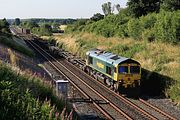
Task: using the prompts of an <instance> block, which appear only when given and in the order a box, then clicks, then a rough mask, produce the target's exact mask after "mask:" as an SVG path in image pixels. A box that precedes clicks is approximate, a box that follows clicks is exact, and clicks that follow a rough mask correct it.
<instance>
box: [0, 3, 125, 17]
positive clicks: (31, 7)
mask: <svg viewBox="0 0 180 120" xmlns="http://www.w3.org/2000/svg"><path fill="white" fill-rule="evenodd" d="M106 2H111V3H112V4H120V6H121V7H123V8H124V7H126V3H127V0H0V19H2V18H7V19H13V18H21V19H25V18H90V17H92V16H93V15H94V14H95V13H101V14H103V12H102V7H101V5H102V4H103V3H106Z"/></svg>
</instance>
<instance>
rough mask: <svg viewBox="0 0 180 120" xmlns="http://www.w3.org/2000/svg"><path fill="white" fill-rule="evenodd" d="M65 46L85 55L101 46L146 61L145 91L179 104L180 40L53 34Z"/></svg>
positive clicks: (143, 65) (60, 45)
mask: <svg viewBox="0 0 180 120" xmlns="http://www.w3.org/2000/svg"><path fill="white" fill-rule="evenodd" d="M53 38H54V39H55V40H57V41H58V45H59V47H62V48H64V49H66V50H68V51H70V52H72V53H73V54H75V55H78V56H79V57H81V58H83V59H85V53H86V51H88V50H90V49H92V48H99V49H103V50H106V51H110V52H113V53H115V54H118V55H120V56H125V57H129V58H133V59H135V60H137V61H139V62H140V63H141V65H142V68H143V72H142V94H143V95H145V96H151V97H157V96H159V97H160V98H162V96H163V97H164V98H170V100H172V101H174V103H175V104H176V105H179V104H180V103H179V101H180V96H179V91H180V89H179V88H180V79H179V78H180V76H179V75H180V74H179V72H180V71H179V70H180V69H179V68H180V62H179V61H180V53H179V52H178V51H179V47H180V46H179V44H176V45H173V44H168V43H161V42H146V41H141V40H139V41H134V40H132V39H120V38H105V37H102V36H96V35H93V34H89V33H79V34H64V35H55V36H53Z"/></svg>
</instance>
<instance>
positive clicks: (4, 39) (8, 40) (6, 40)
mask: <svg viewBox="0 0 180 120" xmlns="http://www.w3.org/2000/svg"><path fill="white" fill-rule="evenodd" d="M14 39H17V40H18V41H21V40H20V39H19V38H16V37H12V36H11V37H8V36H7V35H1V36H0V43H2V44H4V45H6V46H8V47H10V48H12V49H14V50H17V51H18V52H20V53H23V54H25V55H28V56H30V57H32V56H34V53H33V51H32V50H30V49H29V48H28V47H27V46H23V45H21V44H19V43H18V42H16V40H14Z"/></svg>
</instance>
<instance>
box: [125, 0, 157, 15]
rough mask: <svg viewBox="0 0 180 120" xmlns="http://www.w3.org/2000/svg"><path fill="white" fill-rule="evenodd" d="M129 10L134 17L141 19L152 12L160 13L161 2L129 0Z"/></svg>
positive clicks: (154, 0)
mask: <svg viewBox="0 0 180 120" xmlns="http://www.w3.org/2000/svg"><path fill="white" fill-rule="evenodd" d="M127 4H128V9H129V12H130V14H131V15H132V16H133V17H140V16H142V15H147V14H148V13H151V12H159V9H160V0H129V1H128V3H127Z"/></svg>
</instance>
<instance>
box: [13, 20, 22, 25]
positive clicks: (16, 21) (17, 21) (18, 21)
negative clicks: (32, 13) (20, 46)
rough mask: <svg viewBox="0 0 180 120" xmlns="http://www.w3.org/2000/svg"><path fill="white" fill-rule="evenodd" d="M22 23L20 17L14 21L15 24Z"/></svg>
mask: <svg viewBox="0 0 180 120" xmlns="http://www.w3.org/2000/svg"><path fill="white" fill-rule="evenodd" d="M20 23H21V21H20V19H19V18H16V19H15V21H14V25H17V26H19V25H20Z"/></svg>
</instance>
